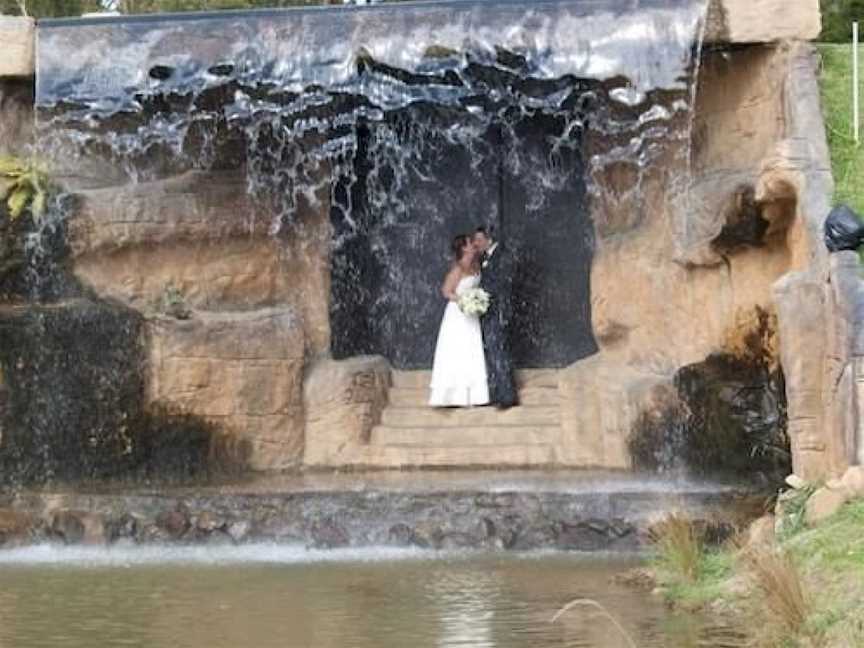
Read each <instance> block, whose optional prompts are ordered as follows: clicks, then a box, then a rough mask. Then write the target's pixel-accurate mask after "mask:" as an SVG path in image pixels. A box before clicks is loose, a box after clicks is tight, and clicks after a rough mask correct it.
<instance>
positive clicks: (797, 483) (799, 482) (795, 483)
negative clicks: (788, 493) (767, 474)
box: [785, 474, 807, 490]
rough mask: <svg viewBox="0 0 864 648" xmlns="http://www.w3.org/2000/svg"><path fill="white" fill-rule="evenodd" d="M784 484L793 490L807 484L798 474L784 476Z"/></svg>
mask: <svg viewBox="0 0 864 648" xmlns="http://www.w3.org/2000/svg"><path fill="white" fill-rule="evenodd" d="M785 481H786V484H787V485H788V486H789V487H790V488H794V489H795V490H801V489H802V488H804V487H805V486H806V485H807V482H806V481H805V480H803V479H801V478H800V477H799V476H798V475H795V474H792V475H789V476H788V477H786V480H785Z"/></svg>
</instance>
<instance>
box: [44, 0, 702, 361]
mask: <svg viewBox="0 0 864 648" xmlns="http://www.w3.org/2000/svg"><path fill="white" fill-rule="evenodd" d="M704 11H705V7H704V3H703V2H701V1H691V0H676V1H675V2H665V1H664V2H658V1H648V2H645V1H643V2H638V3H635V4H634V3H633V2H623V1H616V0H611V1H607V2H601V3H598V2H580V1H578V0H566V1H561V0H556V1H550V2H538V3H531V4H530V5H523V4H520V3H515V2H499V3H492V2H444V3H429V4H413V5H398V6H397V5H386V6H378V7H372V8H361V9H340V10H322V9H310V10H293V11H287V12H272V11H267V12H256V13H249V14H243V15H231V14H214V15H198V16H183V17H180V18H177V17H171V18H162V17H156V18H141V19H136V18H130V19H118V20H117V21H115V20H111V19H109V20H105V21H102V20H100V21H98V22H92V21H91V22H87V21H71V22H70V21H54V22H50V21H49V22H47V23H43V25H42V26H41V28H40V33H39V42H40V46H39V52H40V54H39V75H38V90H37V94H38V97H37V102H38V108H39V126H40V132H41V133H42V137H41V140H40V144H41V147H42V148H43V151H44V154H45V155H47V156H48V157H50V158H51V159H53V160H54V161H55V162H57V163H59V164H60V166H61V167H65V168H66V169H68V170H69V174H70V175H71V176H74V177H73V178H70V180H72V181H73V182H75V183H77V184H79V185H91V186H92V185H94V184H95V185H105V184H109V185H120V184H123V183H127V182H138V181H142V180H154V179H160V178H166V177H169V176H172V175H176V174H178V173H180V172H183V171H186V170H189V169H203V170H214V169H219V170H224V169H231V170H235V171H237V172H239V173H241V174H243V175H244V176H245V178H246V182H247V188H248V192H249V194H250V195H251V196H252V197H253V198H254V200H255V205H256V207H257V209H256V212H255V213H249V214H241V215H238V218H242V219H246V221H247V229H248V231H249V232H250V234H255V233H258V232H267V233H269V234H270V235H272V236H276V237H279V236H283V237H292V238H295V239H296V238H300V239H302V238H304V237H313V236H321V233H320V232H316V231H314V227H311V226H309V225H308V224H307V223H305V222H304V221H303V219H302V218H299V217H298V213H300V212H301V211H303V209H304V208H307V210H308V209H312V210H319V211H320V210H321V209H325V210H328V209H329V212H330V220H331V226H332V233H326V234H325V235H332V241H333V246H332V260H331V263H332V270H331V279H332V284H331V286H332V287H331V295H330V309H331V313H330V316H331V329H332V341H331V349H332V351H333V353H334V355H335V356H336V357H346V356H351V355H356V354H360V353H382V354H384V355H386V356H387V357H388V358H389V359H390V360H391V361H392V362H393V363H394V364H395V365H396V366H399V367H424V366H428V365H429V363H430V361H431V350H432V344H433V341H434V331H435V326H436V325H437V320H438V317H439V312H438V311H439V309H440V303H439V301H438V299H437V287H438V283H439V281H440V277H441V276H442V274H443V272H444V270H445V268H446V262H445V259H444V251H445V250H446V249H447V243H448V241H449V239H450V238H451V237H452V236H453V235H454V234H456V233H458V232H460V231H465V230H469V229H470V228H471V227H473V226H476V225H479V224H485V225H492V226H493V227H494V228H495V229H497V230H498V233H499V235H500V237H501V238H503V239H504V240H505V242H506V243H507V244H508V245H509V246H510V247H511V248H513V250H514V252H515V254H516V256H517V259H518V262H517V275H516V278H515V282H516V285H515V294H516V315H515V317H516V322H515V325H514V329H515V330H519V331H520V335H519V336H518V340H515V342H514V347H515V350H514V353H515V355H516V360H517V363H518V364H520V365H522V366H563V365H567V364H570V363H571V362H573V361H574V360H576V359H578V358H580V357H584V356H586V355H590V354H591V353H593V352H594V351H595V350H596V346H595V344H594V341H593V336H592V332H591V323H590V295H589V273H590V262H591V255H592V250H593V236H594V228H593V223H592V216H593V215H594V214H592V210H594V211H596V210H597V209H602V207H598V206H600V205H603V204H608V203H609V201H616V202H620V201H621V200H622V197H627V198H629V199H633V198H634V197H635V199H636V200H637V201H638V200H639V192H640V187H641V182H642V178H643V177H644V175H645V174H646V173H649V172H651V169H652V165H654V164H655V163H658V161H659V160H660V159H661V158H662V159H663V162H662V163H663V164H664V165H671V166H672V167H673V168H676V169H678V170H679V171H680V173H679V176H681V177H679V178H677V179H676V180H675V181H676V182H681V183H682V184H686V182H687V180H686V170H687V157H688V151H689V148H688V147H689V113H690V111H691V107H692V104H693V92H692V88H693V74H692V72H693V71H694V70H695V69H696V67H697V58H698V56H694V54H698V41H699V34H700V25H701V24H702V23H703V22H704V21H703V20H702V18H703V16H704ZM106 51H110V55H106ZM672 175H673V177H674V175H675V174H674V173H673V174H672ZM672 193H674V194H676V195H679V196H680V195H686V193H687V192H686V191H675V192H672ZM289 262H290V261H289Z"/></svg>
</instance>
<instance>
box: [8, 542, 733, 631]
mask: <svg viewBox="0 0 864 648" xmlns="http://www.w3.org/2000/svg"><path fill="white" fill-rule="evenodd" d="M258 549H259V550H260V551H261V552H263V555H264V556H267V557H268V558H269V562H266V561H253V562H250V561H248V560H247V558H248V553H246V554H244V553H237V552H236V550H235V549H234V548H224V549H222V548H220V549H211V550H209V551H210V552H211V557H212V558H213V560H211V561H210V562H205V561H203V560H200V552H199V554H198V559H194V560H192V561H189V562H186V563H181V562H177V561H175V562H170V563H159V562H154V561H152V560H149V559H148V560H147V561H143V562H136V560H135V559H134V558H130V559H129V560H127V561H126V562H125V564H126V567H120V566H119V565H122V564H124V563H123V562H122V561H118V560H117V555H116V554H115V556H114V558H112V559H111V562H110V563H100V562H99V560H98V557H96V556H97V553H93V552H91V554H90V558H89V559H88V560H87V561H77V562H76V561H71V562H66V561H64V560H63V559H62V552H61V553H60V554H55V555H57V556H58V557H59V558H60V560H58V561H55V562H53V563H47V562H45V561H43V562H41V563H34V562H27V561H26V559H25V557H21V560H19V561H18V562H13V561H6V562H4V563H2V564H0V579H2V582H3V588H2V590H0V648H18V647H26V648H55V647H57V648H59V647H60V646H62V647H63V648H93V646H97V645H98V646H142V647H143V646H148V647H149V646H172V647H177V648H204V647H207V648H228V647H235V646H236V647H254V648H271V647H272V648H276V647H277V646H278V647H279V648H405V647H406V646H413V647H417V648H427V647H428V648H453V647H457V646H471V647H473V648H484V647H489V648H517V647H523V646H531V647H532V648H563V647H564V646H567V647H572V646H580V647H585V648H619V647H622V648H623V647H625V646H629V644H627V643H626V642H625V640H624V638H623V636H622V635H621V634H620V633H616V631H615V628H614V626H613V625H612V624H611V623H610V622H609V620H608V618H604V616H603V615H602V614H601V613H600V612H599V611H598V610H596V609H592V608H585V609H580V610H578V611H577V610H574V611H573V612H571V613H568V614H566V615H564V616H563V617H562V619H561V620H560V621H558V622H556V623H555V624H552V623H550V619H551V618H552V615H553V614H554V613H555V611H556V610H558V609H559V608H560V607H561V606H563V605H564V604H565V603H566V602H568V601H570V600H572V599H574V598H577V597H584V598H591V599H593V600H596V601H598V602H599V603H600V604H601V605H602V606H603V607H604V608H605V609H607V610H609V612H610V614H612V615H613V616H614V617H615V618H616V619H617V620H618V621H619V622H620V623H621V624H622V626H623V627H624V628H625V629H626V631H627V632H628V633H629V634H631V635H632V636H633V638H634V640H635V641H636V643H637V645H638V646H640V648H660V647H666V646H668V647H675V648H697V646H698V647H707V648H711V647H714V648H719V647H720V646H734V645H741V637H740V635H738V634H737V633H735V632H733V631H731V630H730V629H729V628H728V627H724V626H718V625H717V624H716V623H713V622H711V621H710V620H708V619H704V618H699V617H698V616H695V615H686V616H680V615H675V614H673V613H671V612H670V611H669V610H667V609H665V607H664V606H663V605H662V603H661V602H660V601H658V600H657V599H656V598H654V597H651V596H650V595H648V594H644V593H638V592H633V591H631V590H628V589H625V588H623V587H619V586H616V585H612V584H610V576H611V575H612V574H613V573H616V572H617V571H619V570H621V569H623V568H626V567H627V566H629V564H631V563H630V562H628V561H627V560H625V559H621V558H609V559H605V558H599V559H598V558H596V557H594V558H590V559H589V558H585V557H579V556H574V555H567V554H531V555H523V556H515V557H514V556H497V555H496V556H490V555H477V554H474V555H456V556H452V555H445V556H442V555H435V554H422V553H414V554H407V553H406V554H403V555H399V556H395V555H390V554H387V553H384V554H382V553H378V552H377V551H375V550H370V551H368V552H363V551H359V552H358V551H354V552H353V553H352V554H350V555H349V554H347V553H346V554H344V555H342V556H341V558H340V557H338V554H337V558H336V559H332V560H329V561H328V560H322V559H321V558H320V557H317V556H315V557H314V558H313V561H312V562H303V561H298V557H299V556H300V554H301V550H299V549H292V550H291V551H290V552H286V553H282V552H281V551H280V550H279V549H278V548H276V549H274V548H269V549H268V548H266V547H259V548H258ZM52 551H53V550H52ZM125 551H126V553H127V554H129V556H130V557H131V556H133V555H134V554H135V553H136V552H137V551H138V550H137V549H129V550H125ZM196 551H199V550H196ZM154 552H155V550H154ZM178 552H180V553H182V550H175V555H174V558H177V557H178V556H177V553H178ZM190 555H191V554H190ZM19 556H21V554H19ZM94 557H95V558H94ZM22 561H23V562H22Z"/></svg>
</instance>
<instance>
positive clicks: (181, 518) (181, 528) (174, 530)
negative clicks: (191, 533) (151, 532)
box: [156, 510, 190, 540]
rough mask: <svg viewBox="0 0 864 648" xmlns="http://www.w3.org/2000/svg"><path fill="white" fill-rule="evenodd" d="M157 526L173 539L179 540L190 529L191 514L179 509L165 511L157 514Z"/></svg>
mask: <svg viewBox="0 0 864 648" xmlns="http://www.w3.org/2000/svg"><path fill="white" fill-rule="evenodd" d="M156 527H157V528H158V529H159V530H160V531H162V532H163V533H164V534H165V535H166V536H168V538H170V539H171V540H177V539H179V538H180V537H181V536H183V534H185V533H186V532H187V531H188V530H189V527H190V522H189V516H188V515H186V513H184V512H183V511H179V510H174V511H163V512H162V513H160V514H159V515H157V516H156Z"/></svg>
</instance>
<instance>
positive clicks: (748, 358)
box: [629, 309, 791, 483]
mask: <svg viewBox="0 0 864 648" xmlns="http://www.w3.org/2000/svg"><path fill="white" fill-rule="evenodd" d="M753 322H754V325H753V326H752V328H751V329H750V330H747V331H745V332H744V333H743V334H742V335H741V336H739V338H738V340H737V341H735V342H733V345H734V346H735V347H736V348H735V351H734V353H733V352H724V353H717V354H713V355H711V356H709V357H708V358H706V359H705V360H704V361H703V362H700V363H696V364H693V365H688V366H686V367H682V368H681V369H679V370H678V372H677V373H676V374H675V378H674V386H675V389H676V391H677V399H674V400H672V401H670V402H668V403H666V404H665V405H664V407H663V408H662V409H661V410H660V411H658V412H651V413H645V414H643V416H642V417H641V418H640V420H639V423H638V425H637V427H636V429H635V430H634V432H633V434H632V435H631V437H630V440H629V447H630V452H631V454H632V456H633V458H634V463H635V464H636V466H637V467H639V468H643V469H648V470H652V471H661V472H662V471H667V470H672V469H676V468H683V469H687V470H689V471H692V472H694V473H696V474H698V475H703V476H705V475H710V476H719V475H727V476H730V475H731V476H735V477H738V478H742V479H748V480H756V481H758V482H762V483H775V482H781V481H782V479H783V478H784V477H785V476H786V475H787V474H789V473H790V472H791V452H790V448H789V438H788V435H787V433H786V426H787V415H786V385H785V382H784V379H783V371H782V369H781V368H780V367H779V366H777V364H776V361H775V360H774V357H773V354H774V350H773V349H772V347H773V344H774V321H773V319H772V318H771V317H770V315H769V314H768V313H767V312H765V311H763V310H761V309H757V311H756V313H755V319H754V320H753Z"/></svg>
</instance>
